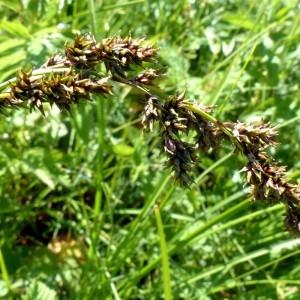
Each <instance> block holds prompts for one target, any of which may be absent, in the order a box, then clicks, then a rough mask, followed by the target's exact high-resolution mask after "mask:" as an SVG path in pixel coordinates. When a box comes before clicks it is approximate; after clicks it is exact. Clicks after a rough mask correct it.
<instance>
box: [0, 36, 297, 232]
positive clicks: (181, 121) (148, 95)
mask: <svg viewBox="0 0 300 300" xmlns="http://www.w3.org/2000/svg"><path fill="white" fill-rule="evenodd" d="M157 53H158V49H157V48H155V47H153V46H149V45H147V44H145V41H144V39H132V37H131V36H127V37H126V38H124V39H122V38H120V37H116V36H114V37H110V38H107V39H103V40H102V41H100V42H98V43H97V42H96V40H95V39H94V37H93V36H91V35H84V36H80V35H76V37H75V40H74V44H73V45H72V46H70V45H65V56H62V55H59V54H54V55H53V56H52V57H51V58H49V59H48V61H47V62H46V63H45V64H44V65H42V66H41V68H40V69H38V70H34V71H30V72H25V71H24V70H20V71H19V72H18V73H17V76H16V78H14V79H12V80H9V81H7V82H4V83H2V84H0V91H1V94H0V113H2V114H5V109H8V108H10V109H17V108H19V107H25V108H29V110H32V109H38V110H40V111H41V113H42V114H43V115H44V108H43V104H44V103H46V102H47V103H50V105H51V106H52V105H53V104H55V105H56V106H57V107H58V108H59V109H60V110H62V111H67V112H69V113H70V112H71V110H70V107H71V105H73V104H78V103H79V102H80V100H91V98H90V96H91V94H95V95H102V96H105V95H107V94H111V93H112V92H111V90H112V85H111V84H110V82H118V83H122V84H125V85H129V86H132V87H134V88H136V89H138V90H140V91H141V93H142V97H144V99H143V101H142V103H144V111H143V115H142V125H143V126H144V128H145V129H148V130H150V131H152V130H153V129H154V127H155V126H156V127H155V128H158V136H159V142H158V145H159V148H160V150H161V152H162V153H163V154H164V155H165V156H166V167H167V168H170V169H171V170H172V171H173V174H174V178H175V180H176V181H177V182H178V183H179V185H180V186H187V187H189V186H190V185H191V184H192V183H193V182H194V180H193V176H192V174H193V173H194V172H195V171H194V166H195V165H196V164H197V161H199V156H200V155H201V154H202V153H203V152H204V153H206V152H207V151H209V150H217V149H218V148H220V147H222V141H223V140H227V141H229V142H231V143H232V144H233V146H234V147H235V151H234V153H240V154H243V155H244V156H245V157H246V158H247V164H246V166H244V168H242V170H241V171H242V172H244V173H245V180H246V182H247V183H248V184H249V185H250V186H251V195H252V199H253V201H261V202H263V203H266V204H270V205H273V204H277V203H282V204H284V205H285V207H286V214H285V220H284V225H285V228H286V229H287V230H288V231H289V232H291V233H292V234H299V233H300V189H299V186H297V185H294V184H291V183H290V182H289V181H288V180H287V178H286V168H285V167H283V166H279V165H278V164H277V162H276V161H274V159H273V158H272V157H271V156H270V155H269V154H268V153H267V152H266V148H267V147H269V146H276V145H277V142H276V137H277V135H278V131H277V130H276V128H275V127H272V126H271V125H270V124H269V123H264V122H263V121H260V122H259V123H257V124H252V125H251V124H246V123H240V122H236V123H234V122H226V123H223V122H221V121H219V120H217V119H215V118H214V117H213V116H212V115H211V113H212V111H213V107H212V106H200V105H199V104H198V103H194V102H191V101H189V100H187V99H185V93H181V94H178V95H174V96H171V97H167V96H166V95H165V94H163V93H159V95H158V93H156V92H152V89H150V88H149V87H150V86H152V85H154V86H155V83H154V81H155V79H156V78H158V77H159V76H161V71H160V70H158V69H152V68H150V69H145V68H144V69H143V72H142V73H140V74H136V71H135V70H137V69H138V68H137V67H142V66H143V63H144V62H148V63H153V64H154V63H155V62H156V60H155V58H156V56H157ZM100 66H104V67H105V69H106V72H104V73H103V72H102V71H101V70H100V68H99V67H100ZM132 73H135V74H134V77H132V76H131V78H129V76H130V75H131V74H132ZM129 74H130V75H129ZM188 136H189V137H191V136H192V138H189V139H188V138H187V137H188Z"/></svg>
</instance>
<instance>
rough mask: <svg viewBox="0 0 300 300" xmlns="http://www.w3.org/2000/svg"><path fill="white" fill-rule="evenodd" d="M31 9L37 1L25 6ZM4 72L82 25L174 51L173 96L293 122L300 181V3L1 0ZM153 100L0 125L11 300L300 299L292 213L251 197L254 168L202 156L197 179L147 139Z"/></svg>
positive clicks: (293, 161) (123, 91)
mask: <svg viewBox="0 0 300 300" xmlns="http://www.w3.org/2000/svg"><path fill="white" fill-rule="evenodd" d="M20 3H23V7H21V4H20ZM0 7H1V9H0V17H1V18H0V33H1V34H0V51H1V56H0V82H3V81H5V80H8V79H9V78H12V77H14V76H15V72H16V70H18V69H20V68H25V69H30V67H32V66H33V67H35V68H38V67H39V66H40V65H42V64H43V63H44V62H45V61H46V60H47V59H48V57H49V56H50V55H51V54H53V53H54V52H55V51H56V50H57V51H58V52H59V51H63V50H62V49H63V45H64V44H65V42H68V43H70V42H71V41H72V39H73V37H74V34H75V32H77V31H80V32H81V33H84V32H92V33H93V34H94V35H95V36H96V37H97V39H101V38H105V37H107V36H111V35H114V34H120V35H121V36H125V35H127V34H128V33H129V32H131V34H132V36H133V37H146V39H147V40H148V41H149V42H150V43H153V44H154V43H156V45H157V46H158V47H159V48H160V51H159V56H158V66H159V67H161V68H164V67H166V68H165V73H166V75H167V76H166V78H165V79H164V80H163V81H162V82H161V83H160V85H161V87H163V88H164V89H165V91H167V92H168V93H169V94H174V93H175V92H176V91H179V92H182V91H183V90H185V89H186V95H187V98H189V99H191V100H195V101H197V102H198V103H201V104H205V105H216V109H215V113H214V116H215V117H217V118H218V119H220V120H221V121H224V122H225V121H236V120H239V121H243V122H255V121H259V120H260V119H261V118H263V119H264V120H266V121H270V122H271V124H272V125H279V127H278V129H279V133H280V135H279V141H280V143H281V144H280V145H279V146H278V147H276V151H275V150H274V149H270V153H271V154H272V155H274V157H275V158H276V160H278V161H280V162H281V163H282V164H283V165H287V166H288V169H289V177H290V178H292V179H293V181H294V182H296V183H297V182H298V183H299V180H300V173H299V168H300V163H299V161H300V160H299V153H300V146H299V145H300V143H299V141H300V126H299V120H300V110H299V104H300V97H299V78H300V76H299V75H300V73H299V63H300V55H299V54H300V53H299V45H298V44H299V35H300V26H299V24H300V8H299V1H293V0H289V1H283V0H282V1H281V0H274V1H271V2H270V1H267V0H262V1H238V0H234V1H221V0H215V1H183V0H180V1H173V0H164V1H158V0H155V1H146V0H145V1H142V0H134V1H117V0H116V1H95V0H94V1H93V0H89V1H77V0H75V1H72V2H71V4H68V1H46V0H40V1H33V0H32V1H23V2H22V1H16V0H15V1H9V3H8V1H0ZM141 109H142V105H141V103H140V97H139V94H138V93H137V92H136V91H133V90H131V88H129V87H124V88H123V87H122V86H117V85H116V86H115V87H114V96H111V97H110V96H109V97H106V98H94V101H93V102H91V103H86V104H82V105H80V106H78V107H73V108H72V115H73V117H72V118H70V117H69V116H68V115H65V114H63V113H60V112H58V111H57V109H56V108H53V109H51V108H50V107H49V108H47V109H46V117H43V116H41V114H40V113H39V112H32V113H30V114H29V113H28V112H27V111H26V110H20V111H12V110H11V111H9V110H7V111H6V113H7V116H1V119H0V139H1V147H0V173H1V176H0V247H1V252H0V271H1V275H2V276H1V278H0V298H1V299H28V300H29V299H35V300H36V299H39V300H43V299H47V300H51V299H147V300H148V299H189V300H190V299H245V300H248V299H260V300H264V299H266V300H267V299H298V297H299V296H298V295H299V292H300V281H299V274H300V267H299V265H300V260H299V254H300V253H299V244H300V240H299V239H298V238H294V237H291V236H290V235H289V234H288V233H287V232H285V231H284V227H283V224H282V220H283V216H282V214H283V213H284V207H283V206H280V205H277V206H273V207H265V206H263V205H261V204H258V203H253V202H251V201H250V198H249V195H248V189H247V187H244V186H243V174H242V173H240V172H239V170H240V169H241V168H242V167H243V163H244V162H245V161H244V159H243V158H242V157H238V159H237V158H236V157H235V156H234V155H231V152H232V150H233V149H232V148H231V147H229V146H226V148H225V149H221V150H220V151H219V152H218V153H214V152H212V153H207V154H203V157H202V158H201V161H200V162H199V165H198V171H199V174H200V175H199V176H198V177H197V178H196V179H195V184H193V185H192V186H191V188H190V189H183V188H180V187H178V186H176V185H174V182H173V181H172V179H171V178H170V174H169V172H168V170H165V169H164V165H163V159H162V158H161V157H160V156H159V151H158V150H157V149H156V148H155V137H156V134H155V132H153V133H144V134H142V127H141V126H140V115H141Z"/></svg>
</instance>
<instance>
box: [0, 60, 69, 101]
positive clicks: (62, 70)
mask: <svg viewBox="0 0 300 300" xmlns="http://www.w3.org/2000/svg"><path fill="white" fill-rule="evenodd" d="M70 70H71V68H58V66H55V68H47V69H37V70H33V71H32V73H31V76H30V78H34V77H33V76H39V75H44V74H51V73H65V72H69V71H70ZM34 79H38V78H34ZM17 80H18V78H17V77H13V78H11V79H9V80H7V81H4V82H2V83H1V84H0V89H4V88H5V87H9V84H10V83H14V82H16V81H17ZM0 97H1V94H0ZM1 98H2V97H1Z"/></svg>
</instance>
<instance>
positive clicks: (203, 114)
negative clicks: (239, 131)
mask: <svg viewBox="0 0 300 300" xmlns="http://www.w3.org/2000/svg"><path fill="white" fill-rule="evenodd" d="M183 107H184V108H186V109H188V110H191V111H192V112H194V113H196V114H197V115H199V116H201V117H202V118H203V119H205V120H207V121H209V122H211V123H213V124H214V125H215V126H216V127H218V128H219V129H221V130H222V131H223V132H224V133H225V134H226V135H227V136H228V137H229V139H230V141H231V142H232V144H233V145H235V146H236V147H237V148H238V149H239V150H240V151H241V152H242V153H243V154H245V149H244V147H243V145H242V144H241V143H240V142H239V141H237V140H236V138H235V137H234V135H233V133H232V131H231V130H230V129H228V128H227V127H226V126H225V125H224V124H223V123H222V122H221V121H219V120H217V119H216V118H214V117H212V116H211V115H210V114H208V113H206V112H205V111H203V110H202V109H200V108H198V107H196V106H194V105H192V104H184V105H183Z"/></svg>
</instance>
